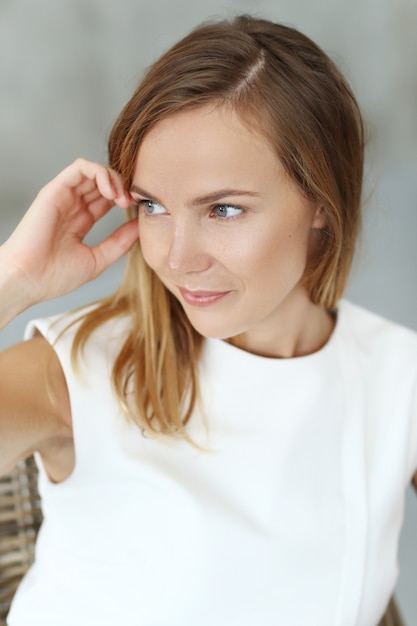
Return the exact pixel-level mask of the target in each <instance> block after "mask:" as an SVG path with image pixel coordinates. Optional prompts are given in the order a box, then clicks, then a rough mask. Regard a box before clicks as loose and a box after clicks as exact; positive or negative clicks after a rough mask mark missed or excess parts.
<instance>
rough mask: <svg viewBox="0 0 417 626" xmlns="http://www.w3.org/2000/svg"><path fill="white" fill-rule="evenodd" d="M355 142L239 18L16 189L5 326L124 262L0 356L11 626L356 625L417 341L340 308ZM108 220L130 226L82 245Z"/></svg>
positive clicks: (309, 54) (375, 591) (415, 432)
mask: <svg viewBox="0 0 417 626" xmlns="http://www.w3.org/2000/svg"><path fill="white" fill-rule="evenodd" d="M363 148H364V138H363V127H362V121H361V116H360V113H359V110H358V107H357V104H356V101H355V99H354V97H353V95H352V93H351V91H350V89H349V87H348V86H347V84H346V82H345V81H344V79H343V77H342V76H341V75H340V73H339V72H338V70H337V69H336V68H335V66H334V65H333V64H332V62H331V61H330V60H329V59H328V58H327V56H326V55H325V54H324V53H323V52H322V51H321V50H320V49H319V48H318V47H317V46H316V45H315V44H314V43H312V42H311V41H310V40H309V39H307V38H306V37H305V36H303V35H301V34H300V33H298V32H297V31H295V30H293V29H291V28H287V27H284V26H280V25H276V24H272V23H270V22H267V21H264V20H258V19H252V18H249V17H239V18H236V19H235V20H233V21H232V22H230V23H229V22H221V23H215V24H208V25H203V26H201V27H200V28H198V29H197V30H195V31H193V32H192V33H191V34H190V35H189V36H187V37H185V39H183V40H182V41H180V42H179V43H178V44H177V45H175V46H174V47H173V48H172V49H171V50H170V51H168V52H167V53H166V54H165V55H164V56H163V57H162V58H161V59H160V60H159V61H158V62H157V63H156V64H155V65H154V66H153V67H152V68H151V69H150V70H149V72H148V73H147V75H146V76H145V78H144V80H143V82H142V83H141V85H140V86H139V87H138V90H137V91H136V93H135V94H134V95H133V97H132V99H131V100H130V101H129V103H128V104H127V105H126V107H125V108H124V110H123V111H122V113H121V115H120V117H119V119H118V120H117V122H116V124H115V126H114V128H113V130H112V133H111V136H110V140H109V161H110V167H111V169H107V168H105V167H103V166H101V165H99V164H95V163H90V162H87V161H84V160H79V161H77V162H75V163H74V164H73V165H71V166H70V167H69V168H67V169H66V170H64V172H62V173H61V174H60V175H59V176H58V177H57V178H56V179H55V180H54V181H52V182H51V183H50V184H49V185H47V186H46V187H45V188H44V189H43V190H42V191H41V192H40V194H39V196H38V198H37V199H36V200H35V202H34V204H33V205H32V207H31V208H30V209H29V211H28V213H27V215H26V216H25V218H24V219H23V221H22V223H21V224H20V225H19V227H18V228H17V230H16V231H15V233H14V234H13V235H12V236H11V237H10V239H9V240H8V241H7V242H6V243H5V244H4V245H3V246H2V248H1V249H0V260H1V261H2V263H1V267H2V268H3V272H4V275H3V277H2V279H1V280H2V292H1V293H2V296H3V297H2V298H1V302H2V308H3V310H2V320H3V323H6V322H7V321H8V320H9V319H11V318H12V317H14V316H15V315H16V314H17V313H18V312H19V311H21V310H23V309H25V308H27V307H28V306H30V305H31V304H33V303H34V302H39V301H41V300H45V299H47V298H50V297H54V296H56V295H59V294H61V293H64V292H66V291H69V290H70V289H72V288H75V287H77V286H78V285H80V284H82V283H84V282H86V281H88V280H91V279H93V278H94V277H95V276H97V275H98V273H100V271H102V270H103V269H104V268H105V267H106V266H107V265H108V264H109V263H111V262H112V261H113V260H115V259H116V258H118V257H119V256H120V255H122V254H124V253H125V252H126V251H127V250H128V249H129V248H131V246H133V248H132V250H131V252H130V254H129V259H128V265H127V271H126V277H125V280H124V283H123V284H122V286H121V287H120V289H119V290H118V291H117V292H116V293H115V294H114V295H113V296H111V297H109V298H108V299H106V300H104V301H102V302H99V303H98V304H96V305H93V306H92V307H90V308H87V309H85V310H83V311H81V312H77V313H75V314H72V315H70V316H60V317H58V318H56V319H54V320H38V321H37V322H35V323H33V324H32V325H31V326H30V328H29V329H28V331H27V338H28V341H26V342H24V343H22V344H20V345H17V346H15V347H13V348H11V349H9V350H7V351H5V352H4V353H3V355H2V356H1V361H0V373H1V376H0V380H1V383H0V384H1V397H2V403H1V409H0V411H1V413H0V415H1V428H2V431H3V433H4V434H5V435H4V436H3V437H2V443H1V444H0V445H1V459H2V464H3V469H6V468H7V467H10V466H12V465H13V464H14V463H16V462H17V461H18V460H19V459H21V458H24V457H26V456H28V455H29V454H31V453H32V452H34V451H35V452H37V456H38V460H39V465H40V472H41V483H40V487H41V493H42V497H43V508H44V516H45V521H44V524H43V527H42V529H41V532H40V536H39V539H38V545H37V559H36V563H35V565H34V566H33V567H32V569H31V571H30V572H29V574H28V575H27V577H26V579H25V580H24V582H23V584H22V586H21V588H20V590H19V592H18V594H17V597H16V599H15V602H14V605H13V607H12V610H11V614H10V616H9V624H10V626H20V625H23V624H25V625H26V624H28V623H30V624H31V625H33V626H37V625H38V624H39V625H41V624H42V626H49V625H54V626H56V624H57V623H59V624H60V625H62V626H66V625H68V626H73V625H74V624H86V625H87V624H88V625H89V626H91V625H93V624H100V625H103V624H115V623H123V624H132V625H141V624H146V625H150V624H155V625H156V624H157V625H158V626H164V625H167V626H168V625H169V626H176V625H180V624H181V626H184V624H193V625H196V626H197V625H198V626H208V625H210V626H212V625H213V624H219V625H220V624H221V625H227V626H229V625H231V624H239V626H244V625H245V624H248V625H249V624H251V625H253V624H257V625H262V626H270V625H272V624H274V625H275V624H285V625H288V626H292V625H294V626H295V625H297V626H299V625H300V624H302V625H303V626H307V625H310V624H311V625H313V624H314V625H318V624H320V626H323V625H329V626H335V625H338V624H340V625H342V624H343V625H346V626H347V625H353V624H355V625H358V626H359V625H360V626H362V625H363V626H371V625H374V624H376V623H377V622H378V621H379V619H380V618H381V616H382V615H383V613H384V610H385V607H386V605H387V603H388V600H389V597H390V595H391V593H392V591H393V588H394V585H395V579H396V573H397V566H396V552H397V545H398V535H399V531H400V527H401V522H402V513H403V500H404V491H405V488H406V486H407V484H408V483H409V481H410V480H411V478H412V476H413V473H415V471H416V469H417V428H416V419H415V409H416V407H415V397H416V389H417V385H416V381H417V365H416V363H417V359H416V355H417V338H416V335H415V334H414V333H412V332H411V331H408V330H406V329H403V328H401V327H398V326H396V325H394V324H392V323H390V322H387V321H385V320H382V319H381V318H379V317H377V316H375V315H373V314H370V313H368V312H365V311H363V310H362V309H359V308H357V307H355V306H353V305H351V304H349V303H347V302H345V301H341V300H340V298H341V296H342V294H343V290H344V287H345V284H346V280H347V276H348V271H349V267H350V263H351V259H352V255H353V252H354V243H355V239H356V236H357V232H358V229H359V225H360V197H361V186H362V170H363ZM114 203H117V204H119V205H120V206H121V207H123V208H128V207H129V206H130V205H132V208H131V211H132V213H133V215H132V220H130V221H129V222H127V223H126V224H125V225H124V226H123V227H122V228H121V229H119V230H118V231H117V232H116V233H114V234H113V235H111V236H110V237H109V238H108V239H107V240H106V241H105V242H103V243H102V244H100V245H99V246H97V247H95V248H92V249H89V248H88V247H86V246H85V245H84V244H83V243H82V239H83V237H84V236H85V234H86V233H87V232H88V230H89V229H90V228H91V226H92V224H93V223H94V222H95V221H96V220H97V219H99V218H100V217H101V216H102V215H103V214H104V213H105V212H106V211H108V210H109V208H110V207H111V206H112V205H113V204H114ZM137 224H138V228H137ZM137 233H138V234H137ZM138 236H139V244H135V240H136V239H137V237H138ZM22 381H23V382H22ZM109 511H111V513H110V514H109Z"/></svg>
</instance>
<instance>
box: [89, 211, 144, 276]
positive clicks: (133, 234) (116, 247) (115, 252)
mask: <svg viewBox="0 0 417 626" xmlns="http://www.w3.org/2000/svg"><path fill="white" fill-rule="evenodd" d="M138 236H139V235H138V224H137V220H130V221H129V222H126V223H125V224H123V225H122V226H120V227H119V228H118V229H117V230H115V231H114V233H112V234H111V235H110V236H109V237H107V239H105V240H104V241H102V242H101V243H100V244H98V245H97V246H94V247H93V248H91V251H92V253H93V254H94V257H95V260H96V272H95V275H94V278H96V277H97V276H99V274H101V273H102V272H103V271H104V270H105V269H106V268H107V267H109V266H110V265H111V264H112V263H114V262H115V261H117V260H118V259H120V257H122V256H123V255H124V254H126V252H128V251H129V250H130V248H131V247H132V246H133V244H134V243H135V241H137V240H138Z"/></svg>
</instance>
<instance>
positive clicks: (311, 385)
mask: <svg viewBox="0 0 417 626" xmlns="http://www.w3.org/2000/svg"><path fill="white" fill-rule="evenodd" d="M65 321H66V320H64V322H63V321H62V320H59V321H58V324H57V325H55V326H54V325H52V326H51V320H41V321H37V322H36V324H35V325H36V327H37V328H39V329H40V331H41V332H42V333H43V334H44V335H45V336H47V338H48V339H49V340H50V341H53V340H54V338H55V337H56V335H57V333H58V332H59V330H60V329H61V328H62V325H63V324H65ZM124 324H125V322H122V321H118V322H114V321H113V322H110V323H108V324H106V325H105V326H103V327H102V328H101V329H100V330H99V331H98V332H96V333H95V335H94V337H93V338H92V340H91V341H90V343H89V344H88V350H87V359H86V368H83V370H82V380H80V379H79V378H77V377H76V376H75V375H74V373H73V371H72V369H71V365H70V356H69V353H70V344H71V339H72V336H73V332H72V331H71V332H69V333H67V334H65V335H64V337H63V338H61V339H59V340H58V342H57V344H56V346H55V349H56V351H57V353H58V356H59V358H60V360H61V363H62V366H63V369H64V372H65V376H66V379H67V384H68V388H69V394H70V400H71V407H72V416H73V427H74V438H75V451H76V466H75V470H74V472H73V473H72V475H71V476H70V477H69V478H68V479H67V480H65V481H64V482H62V483H60V484H52V483H51V482H50V481H49V480H48V478H47V477H46V476H45V474H44V472H43V471H42V468H41V477H40V490H41V494H42V498H43V508H44V516H45V521H44V524H43V527H42V529H41V532H40V535H39V540H38V545H37V561H36V564H35V565H34V566H33V567H32V568H31V570H30V572H29V574H28V575H27V576H26V578H25V580H24V581H23V583H22V585H21V587H20V589H19V591H18V593H17V595H16V597H15V601H14V603H13V606H12V610H11V613H10V616H9V621H8V624H9V625H10V626H116V625H119V624H120V625H123V626H375V625H376V624H377V623H378V621H379V619H380V617H381V616H382V614H383V613H384V610H385V608H386V605H387V602H388V600H389V598H390V595H391V593H392V591H393V589H394V587H395V583H396V577H397V548H398V538H399V533H400V528H401V525H402V520H403V509H404V492H405V489H406V487H407V485H408V484H409V482H410V479H411V477H412V475H413V473H414V472H415V470H416V469H417V399H416V392H417V335H416V334H415V333H413V332H411V331H409V330H407V329H404V328H402V327H400V326H397V325H394V324H393V323H391V322H388V321H386V320H383V319H382V318H380V317H378V316H375V315H373V314H371V313H368V312H366V311H364V310H362V309H360V308H358V307H356V306H354V305H352V304H350V303H348V302H346V301H342V302H341V304H340V307H339V312H338V320H337V324H336V328H335V330H334V332H333V335H332V336H331V338H330V340H329V341H328V343H327V344H326V346H325V347H324V348H322V349H321V350H320V351H318V352H316V353H315V354H312V355H309V356H305V357H298V358H294V359H271V358H265V357H259V356H255V355H253V354H249V353H247V352H244V351H241V350H239V349H237V348H235V347H233V346H231V345H229V344H227V343H225V342H223V341H221V340H215V339H209V340H206V342H205V347H204V351H203V357H202V361H201V386H202V392H203V400H204V405H205V410H206V414H207V424H208V426H207V429H206V428H205V426H204V420H203V419H202V417H201V416H200V414H199V413H198V412H197V411H196V412H195V415H194V416H193V418H192V421H191V424H190V434H191V436H192V437H194V439H195V440H196V441H197V442H198V443H200V444H202V445H204V446H205V447H206V448H207V449H208V451H207V452H200V451H198V450H196V449H194V448H192V447H190V445H189V444H187V443H184V442H175V443H174V442H172V443H166V444H165V443H159V442H155V441H154V440H152V439H150V438H149V437H144V436H143V435H142V434H141V431H140V430H139V429H138V428H137V426H135V425H133V424H130V423H128V421H127V420H126V419H125V418H124V417H123V416H122V415H121V412H120V410H119V408H118V405H117V402H116V400H115V398H114V395H113V392H112V388H111V385H110V384H109V376H110V370H111V364H112V358H113V356H114V353H115V351H116V350H117V346H118V345H119V343H120V336H121V334H123V332H124V329H123V326H124ZM33 327H34V325H32V328H33ZM30 333H31V330H29V331H28V336H29V335H30Z"/></svg>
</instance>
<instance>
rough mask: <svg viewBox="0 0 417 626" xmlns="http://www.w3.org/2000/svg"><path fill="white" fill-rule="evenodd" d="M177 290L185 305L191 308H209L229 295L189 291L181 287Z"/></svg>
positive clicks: (217, 292) (216, 292) (222, 292)
mask: <svg viewBox="0 0 417 626" xmlns="http://www.w3.org/2000/svg"><path fill="white" fill-rule="evenodd" d="M178 289H179V290H180V293H181V295H182V297H183V298H184V300H185V301H186V302H187V304H191V305H192V306H209V305H210V304H214V303H215V302H218V301H219V300H221V299H222V298H224V297H225V296H227V294H229V293H230V291H189V290H188V289H184V288H183V287H178Z"/></svg>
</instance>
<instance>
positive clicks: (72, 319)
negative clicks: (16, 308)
mask: <svg viewBox="0 0 417 626" xmlns="http://www.w3.org/2000/svg"><path fill="white" fill-rule="evenodd" d="M96 309H97V305H90V306H88V307H83V308H81V309H77V310H75V311H68V312H65V313H62V314H59V315H55V316H52V317H47V318H40V319H35V320H32V321H31V322H29V324H28V326H27V327H26V330H25V339H30V338H32V337H34V336H35V335H36V334H40V335H42V337H44V338H45V339H46V341H47V342H48V343H49V344H50V345H51V347H52V348H53V350H54V352H55V353H56V355H57V357H58V359H59V361H60V362H61V365H62V368H63V370H64V373H65V374H66V373H67V371H68V369H69V368H71V367H72V348H73V344H74V341H75V339H76V338H77V336H78V337H79V336H81V337H84V338H85V339H86V342H85V346H84V349H83V350H82V351H81V352H82V356H83V361H85V363H86V365H87V369H88V368H90V369H91V368H93V369H94V368H96V367H97V366H99V365H100V363H104V362H112V361H113V360H114V359H115V358H116V356H117V354H118V352H119V350H120V349H121V347H122V345H123V342H124V339H125V337H126V336H127V334H128V332H129V329H130V325H129V322H128V317H127V316H117V317H114V318H111V319H107V320H106V321H103V323H102V324H100V325H98V326H97V327H95V328H94V329H92V327H91V325H86V326H85V327H83V324H84V322H85V321H86V320H87V318H89V319H90V321H91V320H92V319H93V316H94V314H95V311H96ZM89 329H90V330H89Z"/></svg>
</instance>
